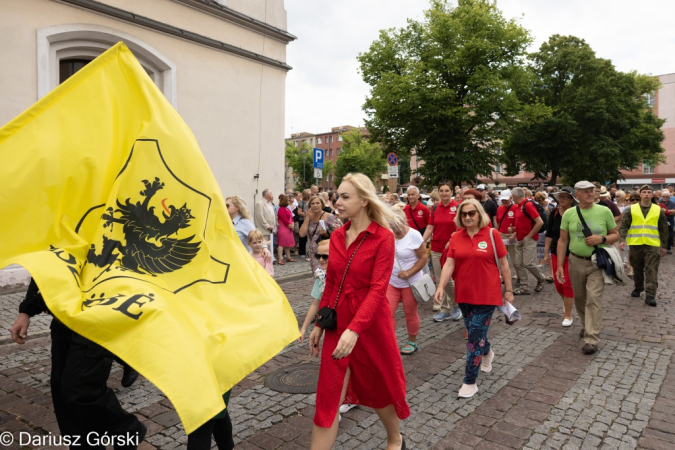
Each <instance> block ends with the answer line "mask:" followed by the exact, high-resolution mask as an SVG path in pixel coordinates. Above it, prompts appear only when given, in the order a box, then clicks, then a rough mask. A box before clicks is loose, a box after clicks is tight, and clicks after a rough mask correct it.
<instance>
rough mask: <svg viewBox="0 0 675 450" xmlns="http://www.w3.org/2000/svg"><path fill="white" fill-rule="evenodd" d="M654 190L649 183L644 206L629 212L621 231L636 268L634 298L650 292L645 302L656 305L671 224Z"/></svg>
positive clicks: (643, 192) (642, 197)
mask: <svg viewBox="0 0 675 450" xmlns="http://www.w3.org/2000/svg"><path fill="white" fill-rule="evenodd" d="M652 197H653V190H652V187H651V186H649V185H648V184H645V185H644V186H642V187H641V188H640V203H635V204H634V205H633V206H631V207H630V210H628V211H626V213H625V214H624V216H623V220H622V222H621V227H620V228H619V235H620V236H621V244H619V245H620V247H621V249H622V250H625V249H626V244H628V246H629V247H630V253H629V260H630V264H631V266H633V271H634V275H633V277H634V278H633V281H634V282H635V289H634V290H633V292H632V293H631V294H630V295H631V297H639V296H640V293H641V292H642V291H643V290H645V288H646V289H647V292H646V297H645V303H646V304H648V305H649V306H656V288H658V286H659V283H658V272H659V262H660V259H661V257H663V256H665V255H666V247H667V246H668V221H667V219H666V215H665V214H664V212H663V210H662V209H661V208H660V207H659V205H657V204H656V203H654V202H653V200H652Z"/></svg>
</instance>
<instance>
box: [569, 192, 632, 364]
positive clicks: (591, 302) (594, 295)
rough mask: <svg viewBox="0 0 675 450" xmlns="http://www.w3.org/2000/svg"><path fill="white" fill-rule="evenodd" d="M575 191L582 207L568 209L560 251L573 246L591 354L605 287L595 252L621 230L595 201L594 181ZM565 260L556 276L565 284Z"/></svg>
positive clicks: (577, 299)
mask: <svg viewBox="0 0 675 450" xmlns="http://www.w3.org/2000/svg"><path fill="white" fill-rule="evenodd" d="M574 191H575V197H576V199H577V201H578V202H579V209H577V208H570V209H568V210H567V211H565V214H564V215H563V218H562V222H561V224H560V238H559V239H558V251H557V253H558V255H564V254H566V252H567V250H568V246H569V251H570V257H569V276H570V281H571V284H572V290H573V291H574V304H575V306H576V308H577V314H579V319H580V320H581V323H582V326H583V329H582V330H581V334H580V336H581V337H583V338H584V342H585V343H584V346H583V347H582V349H581V350H582V351H583V352H584V353H585V354H587V355H590V354H593V353H595V352H596V351H598V342H599V339H600V329H601V326H602V294H603V291H604V289H605V281H604V279H603V276H602V269H600V268H598V267H596V266H595V265H594V264H593V261H592V259H591V255H592V254H593V250H594V248H595V247H596V246H598V247H607V246H609V245H612V244H614V243H615V242H617V241H618V240H619V231H618V230H617V226H616V222H614V217H613V216H612V212H611V211H610V210H609V208H606V207H604V206H600V205H597V204H596V203H595V197H596V191H595V186H594V185H593V183H591V182H589V181H579V182H578V183H577V184H575V185H574ZM580 214H581V217H580ZM582 218H583V221H582ZM584 224H585V226H584ZM564 261H565V260H564V258H558V267H557V270H556V277H557V278H558V281H560V283H565V271H564Z"/></svg>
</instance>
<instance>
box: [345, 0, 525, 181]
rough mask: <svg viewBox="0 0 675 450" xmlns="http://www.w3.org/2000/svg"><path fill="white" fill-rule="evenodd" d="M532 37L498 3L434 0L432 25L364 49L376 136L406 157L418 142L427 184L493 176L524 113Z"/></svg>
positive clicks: (412, 26) (429, 15) (417, 25)
mask: <svg viewBox="0 0 675 450" xmlns="http://www.w3.org/2000/svg"><path fill="white" fill-rule="evenodd" d="M529 43H530V36H529V33H528V32H527V31H526V30H525V29H523V28H522V27H521V26H520V25H519V24H518V23H517V22H516V21H514V20H509V21H507V20H506V19H504V17H503V16H502V14H501V12H500V11H499V10H498V9H497V6H496V2H495V1H494V0H458V2H457V6H456V7H453V6H450V4H449V2H448V1H447V0H432V1H431V6H430V9H429V10H428V11H426V13H425V20H424V21H422V22H416V21H412V20H409V21H408V25H407V26H406V27H405V28H401V29H391V30H385V31H382V32H381V33H380V37H379V39H378V40H376V41H375V42H373V43H372V45H371V47H370V49H369V50H368V52H366V53H363V54H361V55H359V58H358V60H359V62H360V65H361V66H360V68H361V74H362V76H363V79H364V81H365V82H366V83H367V84H368V85H370V87H371V90H370V95H369V96H368V98H367V99H366V103H365V104H364V107H363V108H364V111H365V112H366V115H367V120H366V125H367V127H368V129H369V131H370V132H371V139H372V140H374V141H378V142H381V143H382V144H383V146H384V147H385V149H386V150H387V151H396V152H397V153H398V154H399V155H401V156H405V155H407V154H409V151H410V149H411V148H416V149H417V153H418V155H419V157H420V159H421V160H423V161H424V162H425V164H424V166H423V167H420V170H419V172H420V174H421V175H422V176H424V177H425V179H426V182H427V183H436V182H438V181H440V180H442V179H445V180H450V181H452V182H453V183H454V184H458V183H460V182H462V181H469V182H473V181H474V180H475V179H476V178H477V176H489V175H491V173H492V166H491V165H492V164H494V163H495V162H496V158H495V155H494V152H493V147H494V146H495V145H498V142H499V140H500V139H501V138H502V136H503V135H504V134H505V131H506V130H507V129H508V128H509V127H510V126H511V125H512V124H513V123H514V121H515V120H516V118H517V116H518V113H519V105H520V102H519V101H518V98H517V96H516V94H515V92H516V91H517V90H519V88H520V85H522V84H526V81H527V72H526V71H525V70H524V69H523V58H524V55H525V49H526V47H527V45H528V44H529Z"/></svg>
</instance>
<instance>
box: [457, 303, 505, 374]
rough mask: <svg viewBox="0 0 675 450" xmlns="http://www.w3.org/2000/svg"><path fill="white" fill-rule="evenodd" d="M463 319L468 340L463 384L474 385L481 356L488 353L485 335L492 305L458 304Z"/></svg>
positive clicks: (492, 311) (490, 319) (492, 308)
mask: <svg viewBox="0 0 675 450" xmlns="http://www.w3.org/2000/svg"><path fill="white" fill-rule="evenodd" d="M458 305H459V308H460V309H461V310H462V316H463V317H464V326H465V327H466V329H467V330H469V339H468V341H467V343H466V370H465V372H464V384H474V383H476V378H478V371H479V370H480V363H481V361H482V360H483V355H487V354H488V353H489V352H490V341H488V338H487V334H488V328H489V327H490V321H492V313H494V312H495V308H496V306H494V305H471V304H469V303H459V304H458Z"/></svg>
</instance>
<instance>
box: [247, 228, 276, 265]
mask: <svg viewBox="0 0 675 450" xmlns="http://www.w3.org/2000/svg"><path fill="white" fill-rule="evenodd" d="M247 241H248V246H249V247H251V256H253V259H255V260H256V261H258V262H259V263H260V265H261V266H263V267H264V268H265V270H266V271H267V273H269V274H270V275H272V276H274V267H273V266H272V261H271V260H270V259H267V261H266V260H265V258H264V256H263V247H264V246H266V245H269V242H265V240H264V239H263V235H262V233H261V232H260V231H258V230H252V231H251V232H250V233H248V239H247Z"/></svg>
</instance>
